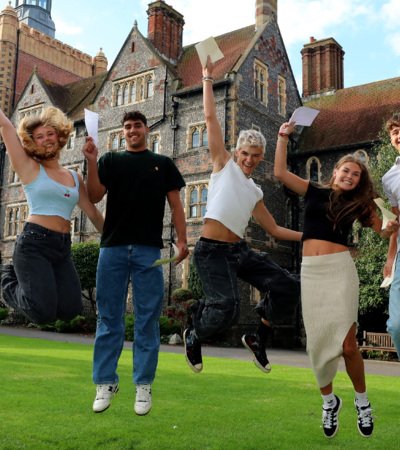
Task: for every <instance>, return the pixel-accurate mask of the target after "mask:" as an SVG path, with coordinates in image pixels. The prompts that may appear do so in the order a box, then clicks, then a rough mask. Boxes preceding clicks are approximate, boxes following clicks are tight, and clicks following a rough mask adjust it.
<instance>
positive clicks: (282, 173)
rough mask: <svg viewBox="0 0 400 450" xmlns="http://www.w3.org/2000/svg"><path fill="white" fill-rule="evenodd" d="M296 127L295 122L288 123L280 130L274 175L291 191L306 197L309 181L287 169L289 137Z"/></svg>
mask: <svg viewBox="0 0 400 450" xmlns="http://www.w3.org/2000/svg"><path fill="white" fill-rule="evenodd" d="M294 127H295V123H294V122H292V123H288V122H286V123H284V124H282V125H281V127H280V129H279V134H278V140H277V142H276V150H275V163H274V175H275V177H276V178H278V180H279V181H280V182H281V183H283V184H284V185H285V186H286V187H288V188H289V189H290V190H292V191H293V192H297V193H298V194H300V195H304V194H305V193H306V192H307V188H308V184H309V181H308V180H304V179H303V178H301V177H299V176H297V175H295V174H294V173H292V172H289V170H288V168H287V144H288V142H289V135H290V134H291V133H292V132H293V130H294Z"/></svg>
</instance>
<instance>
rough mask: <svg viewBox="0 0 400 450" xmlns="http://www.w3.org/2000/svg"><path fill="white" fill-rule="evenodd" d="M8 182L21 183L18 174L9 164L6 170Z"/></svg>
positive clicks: (12, 183)
mask: <svg viewBox="0 0 400 450" xmlns="http://www.w3.org/2000/svg"><path fill="white" fill-rule="evenodd" d="M8 184H11V185H19V184H21V180H20V179H19V175H18V174H17V172H16V171H15V170H14V169H13V168H12V166H11V165H10V170H9V172H8Z"/></svg>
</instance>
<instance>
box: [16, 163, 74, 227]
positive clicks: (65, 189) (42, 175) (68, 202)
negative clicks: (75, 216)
mask: <svg viewBox="0 0 400 450" xmlns="http://www.w3.org/2000/svg"><path fill="white" fill-rule="evenodd" d="M39 167H40V170H39V174H38V176H37V177H36V178H35V179H34V180H33V181H32V182H31V183H29V184H25V185H24V191H25V195H26V200H27V202H28V206H29V214H39V215H42V216H60V217H62V218H63V219H65V220H71V214H72V210H73V209H74V208H75V206H76V204H77V203H78V201H79V179H78V175H77V173H76V172H75V171H74V170H70V172H71V173H72V176H73V177H74V181H75V186H72V187H70V186H64V185H63V184H61V183H58V182H57V181H54V180H53V179H52V178H50V177H49V176H48V175H47V172H46V170H45V168H44V167H43V166H42V165H41V164H39Z"/></svg>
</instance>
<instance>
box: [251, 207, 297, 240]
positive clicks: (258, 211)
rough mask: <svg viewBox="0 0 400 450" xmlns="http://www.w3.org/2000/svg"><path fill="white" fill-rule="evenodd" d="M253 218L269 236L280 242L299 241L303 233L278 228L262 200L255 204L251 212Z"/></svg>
mask: <svg viewBox="0 0 400 450" xmlns="http://www.w3.org/2000/svg"><path fill="white" fill-rule="evenodd" d="M253 217H254V219H255V220H256V222H257V223H258V224H259V225H260V226H261V227H262V228H263V229H264V230H265V231H266V232H267V233H268V234H269V235H270V236H273V237H274V238H276V239H280V240H281V241H300V240H301V236H302V234H303V233H301V232H300V231H294V230H290V229H289V228H284V227H281V226H279V225H278V224H277V223H276V222H275V219H274V218H273V216H272V214H271V213H270V212H269V211H268V209H267V208H266V206H265V204H264V202H263V201H262V200H260V201H259V202H258V203H257V204H256V207H255V208H254V210H253Z"/></svg>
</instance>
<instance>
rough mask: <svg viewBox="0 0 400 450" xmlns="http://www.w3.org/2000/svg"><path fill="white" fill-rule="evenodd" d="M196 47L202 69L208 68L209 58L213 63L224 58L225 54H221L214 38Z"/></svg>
mask: <svg viewBox="0 0 400 450" xmlns="http://www.w3.org/2000/svg"><path fill="white" fill-rule="evenodd" d="M195 47H196V50H197V54H198V55H199V58H200V62H201V66H202V67H205V66H206V63H207V56H209V57H210V59H211V62H212V63H215V62H216V61H218V60H220V59H222V58H223V57H224V54H223V53H222V52H221V50H220V48H219V47H218V44H217V43H216V42H215V39H214V38H213V37H209V38H208V39H205V40H204V41H201V42H199V43H198V44H196V45H195Z"/></svg>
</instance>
